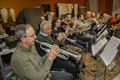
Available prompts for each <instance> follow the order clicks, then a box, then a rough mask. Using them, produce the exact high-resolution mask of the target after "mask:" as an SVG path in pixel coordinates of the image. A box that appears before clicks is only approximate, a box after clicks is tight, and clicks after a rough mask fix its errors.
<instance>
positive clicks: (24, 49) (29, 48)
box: [17, 44, 32, 51]
mask: <svg viewBox="0 0 120 80" xmlns="http://www.w3.org/2000/svg"><path fill="white" fill-rule="evenodd" d="M17 47H18V48H20V49H21V50H22V51H30V50H31V48H32V45H31V46H30V47H28V48H23V47H21V46H20V44H18V45H17Z"/></svg>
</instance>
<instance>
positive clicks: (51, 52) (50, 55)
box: [48, 45, 60, 61]
mask: <svg viewBox="0 0 120 80" xmlns="http://www.w3.org/2000/svg"><path fill="white" fill-rule="evenodd" d="M59 52H60V48H59V46H57V45H53V46H52V48H51V49H50V50H49V51H48V59H49V60H52V61H53V60H54V59H55V58H56V57H57V56H58V54H59Z"/></svg>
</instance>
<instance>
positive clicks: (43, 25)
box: [40, 21, 51, 31]
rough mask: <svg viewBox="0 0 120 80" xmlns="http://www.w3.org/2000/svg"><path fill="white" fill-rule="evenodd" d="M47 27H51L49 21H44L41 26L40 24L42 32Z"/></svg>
mask: <svg viewBox="0 0 120 80" xmlns="http://www.w3.org/2000/svg"><path fill="white" fill-rule="evenodd" d="M45 25H51V23H50V22H49V21H43V22H42V23H41V24H40V31H43V29H44V27H45Z"/></svg>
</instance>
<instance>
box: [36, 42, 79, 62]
mask: <svg viewBox="0 0 120 80" xmlns="http://www.w3.org/2000/svg"><path fill="white" fill-rule="evenodd" d="M36 42H37V43H40V47H41V49H43V50H45V51H46V52H48V50H49V49H47V48H43V47H42V45H43V46H45V47H48V48H51V47H52V45H51V44H48V43H46V42H41V41H38V40H36ZM69 56H71V57H73V58H74V59H75V60H76V62H79V61H80V60H81V54H79V55H75V54H72V53H70V52H67V51H65V50H63V49H60V54H59V55H58V57H60V58H62V59H65V60H68V59H69Z"/></svg>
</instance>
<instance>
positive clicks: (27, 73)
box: [11, 24, 74, 80]
mask: <svg viewBox="0 0 120 80" xmlns="http://www.w3.org/2000/svg"><path fill="white" fill-rule="evenodd" d="M15 35H16V38H17V40H18V45H17V47H16V49H15V51H14V53H13V54H12V57H11V67H12V70H13V71H14V73H15V74H16V76H17V77H16V78H17V80H74V79H73V76H72V75H71V74H70V73H66V72H62V71H51V66H52V64H53V60H54V59H55V58H56V57H57V56H58V54H59V47H58V46H57V45H54V46H53V47H52V48H51V49H49V52H48V54H47V55H44V56H43V57H41V56H39V55H38V53H37V51H36V49H35V46H34V41H35V39H36V35H35V31H34V29H33V27H32V26H31V25H29V24H21V25H18V26H16V31H15Z"/></svg>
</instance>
